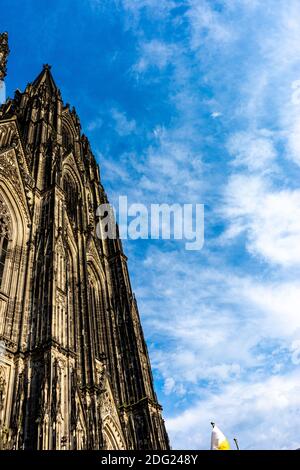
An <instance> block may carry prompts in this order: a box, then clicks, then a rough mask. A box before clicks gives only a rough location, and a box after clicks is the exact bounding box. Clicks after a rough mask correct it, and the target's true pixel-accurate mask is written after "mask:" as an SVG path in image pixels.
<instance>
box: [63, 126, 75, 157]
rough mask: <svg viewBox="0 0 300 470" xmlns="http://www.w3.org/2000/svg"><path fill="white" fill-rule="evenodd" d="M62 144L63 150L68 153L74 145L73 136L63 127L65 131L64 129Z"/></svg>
mask: <svg viewBox="0 0 300 470" xmlns="http://www.w3.org/2000/svg"><path fill="white" fill-rule="evenodd" d="M62 144H63V148H64V149H65V150H66V151H68V150H70V149H71V148H72V144H73V139H72V136H71V134H70V132H69V130H68V129H67V128H66V127H65V126H63V129H62Z"/></svg>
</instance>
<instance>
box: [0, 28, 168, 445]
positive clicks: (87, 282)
mask: <svg viewBox="0 0 300 470" xmlns="http://www.w3.org/2000/svg"><path fill="white" fill-rule="evenodd" d="M8 53H9V49H8V37H7V34H6V33H3V34H1V35H0V83H1V82H2V83H3V80H4V77H5V75H6V63H7V57H8ZM50 68H51V67H50V66H49V65H44V67H43V70H42V71H41V73H40V74H39V75H38V77H37V78H36V79H35V80H34V81H33V82H32V83H30V84H28V85H27V87H26V89H25V91H24V92H20V91H19V90H17V91H16V92H15V96H14V98H13V99H7V100H6V102H5V103H4V104H2V105H1V107H0V449H2V450H3V449H8V450H11V449H16V450H20V449H25V450H26V449H31V450H48V449H49V450H83V449H91V450H93V449H109V450H112V449H117V450H130V449H145V450H154V449H155V450H165V449H169V441H168V436H167V433H166V429H165V424H164V421H163V419H162V408H161V406H160V405H159V403H158V402H157V397H156V394H155V391H154V387H153V378H152V373H151V366H150V362H149V356H148V352H147V346H146V343H145V339H144V336H143V331H142V328H141V323H140V317H139V311H138V307H137V303H136V299H135V296H134V294H133V292H132V289H131V285H130V279H129V274H128V269H127V258H126V256H125V254H124V252H123V249H122V243H121V240H120V239H119V238H118V237H117V238H116V239H114V240H112V239H105V237H104V236H103V237H99V236H97V227H98V224H99V223H100V227H101V220H100V221H99V217H98V216H97V208H98V207H99V205H100V204H107V203H108V200H107V196H106V194H105V191H104V188H103V186H102V184H101V179H100V173H99V168H98V166H97V163H96V160H95V157H94V155H93V153H92V151H91V148H90V144H89V141H88V139H87V137H86V136H85V135H84V134H83V133H82V132H81V126H80V121H79V118H78V116H77V114H76V111H75V109H74V108H70V106H69V105H68V104H64V102H63V100H62V97H61V93H60V91H59V89H58V88H57V85H56V83H55V81H54V79H53V76H52V74H51V70H50Z"/></svg>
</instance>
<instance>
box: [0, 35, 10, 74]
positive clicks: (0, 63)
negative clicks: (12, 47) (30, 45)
mask: <svg viewBox="0 0 300 470" xmlns="http://www.w3.org/2000/svg"><path fill="white" fill-rule="evenodd" d="M8 54H9V47H8V34H7V33H0V81H1V80H4V78H5V77H6V64H7V57H8Z"/></svg>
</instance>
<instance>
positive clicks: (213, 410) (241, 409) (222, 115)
mask: <svg viewBox="0 0 300 470" xmlns="http://www.w3.org/2000/svg"><path fill="white" fill-rule="evenodd" d="M0 13H1V19H0V29H1V30H2V31H3V30H8V31H9V34H10V46H11V56H10V59H9V75H8V77H7V88H8V92H9V94H12V93H13V90H14V89H15V88H18V87H19V88H20V89H23V88H24V86H25V85H26V83H27V82H29V81H31V80H32V79H33V78H34V77H35V76H36V75H37V74H38V73H39V71H40V69H41V66H42V64H43V63H46V62H48V63H50V64H52V66H53V69H52V71H53V75H54V77H55V79H56V81H57V83H58V85H59V87H60V88H61V91H62V93H63V97H64V100H65V101H66V102H70V103H71V104H72V105H74V106H75V107H76V109H77V112H78V114H79V116H80V118H81V122H82V127H83V130H84V131H85V132H86V134H87V135H88V137H89V138H90V140H91V143H92V147H93V150H94V153H95V155H96V157H97V160H98V162H99V164H100V167H101V174H102V180H103V182H104V185H105V187H106V190H107V192H108V194H109V197H110V199H111V201H116V200H117V197H118V195H120V194H121V195H127V196H128V198H129V202H139V203H144V204H150V203H164V202H165V203H171V202H172V203H173V202H179V203H191V202H194V203H195V202H198V203H203V204H205V246H204V248H203V250H202V251H200V252H195V251H190V252H188V251H186V250H185V249H184V243H181V242H175V241H174V242H170V241H168V242H167V241H159V240H158V241H157V240H156V241H151V240H143V241H139V240H136V241H126V242H125V243H124V245H125V250H126V253H127V254H128V256H129V268H130V273H131V277H132V284H133V288H134V290H135V292H136V295H137V299H138V303H139V307H140V313H141V317H142V321H143V326H144V330H145V333H146V337H147V340H148V345H149V350H150V355H151V360H152V364H153V369H154V376H155V380H156V388H157V390H158V395H159V400H160V402H161V403H162V404H163V406H164V415H165V418H166V423H167V428H168V431H169V434H170V438H171V443H172V446H173V448H176V449H182V448H190V449H206V448H208V447H209V441H210V421H215V422H216V423H218V425H219V427H221V429H222V430H223V431H224V433H225V434H226V435H227V437H228V438H229V439H230V440H231V441H232V438H233V437H237V438H238V439H239V442H240V447H241V448H242V449H263V448H264V449H272V448H274V449H286V448H288V449H293V448H296V447H299V444H300V434H299V422H300V374H299V364H300V315H299V306H300V277H299V274H300V189H299V184H298V182H299V180H300V93H299V89H300V3H299V1H298V0H219V1H218V0H215V1H209V0H182V1H181V0H177V1H176V0H110V1H108V0H52V1H51V2H46V1H44V0H43V1H41V0H39V1H37V0H35V1H33V0H23V2H22V4H20V2H19V1H16V0H0Z"/></svg>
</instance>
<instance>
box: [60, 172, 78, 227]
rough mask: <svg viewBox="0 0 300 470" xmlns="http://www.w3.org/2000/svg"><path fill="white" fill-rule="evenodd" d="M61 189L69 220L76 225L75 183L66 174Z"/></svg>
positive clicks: (76, 200)
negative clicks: (63, 193) (62, 189)
mask: <svg viewBox="0 0 300 470" xmlns="http://www.w3.org/2000/svg"><path fill="white" fill-rule="evenodd" d="M63 188H64V192H65V201H66V208H67V213H68V216H69V218H70V219H71V220H72V221H73V222H74V223H75V224H76V225H77V217H78V202H79V197H78V190H77V185H76V183H75V181H74V180H73V179H72V178H71V177H70V175H69V174H66V175H65V177H64V181H63Z"/></svg>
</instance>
